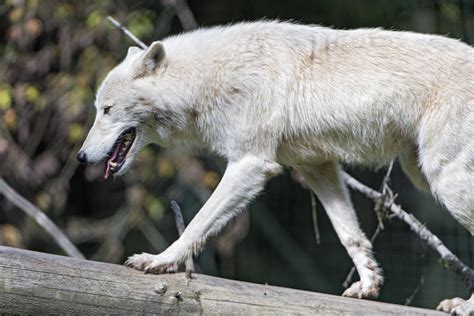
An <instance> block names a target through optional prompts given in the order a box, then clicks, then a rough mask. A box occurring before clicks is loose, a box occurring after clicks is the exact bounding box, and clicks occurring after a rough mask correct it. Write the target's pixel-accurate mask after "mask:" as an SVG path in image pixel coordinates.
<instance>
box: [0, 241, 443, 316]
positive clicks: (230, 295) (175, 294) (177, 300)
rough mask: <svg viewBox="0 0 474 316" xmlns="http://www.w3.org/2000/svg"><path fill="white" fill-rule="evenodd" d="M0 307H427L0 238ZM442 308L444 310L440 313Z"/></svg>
mask: <svg viewBox="0 0 474 316" xmlns="http://www.w3.org/2000/svg"><path fill="white" fill-rule="evenodd" d="M0 313H1V314H4V313H6V314H38V313H40V314H84V315H95V314H143V313H153V314H170V313H172V314H177V313H180V314H188V313H199V314H237V313H239V314H249V315H261V314H274V313H278V314H308V315H309V314H311V315H315V314H335V313H344V314H361V315H368V314H372V315H374V314H379V315H382V314H384V315H387V314H400V313H402V314H407V315H408V314H409V315H438V314H439V315H443V314H442V313H438V312H436V311H432V310H425V309H419V308H413V307H406V306H398V305H393V304H387V303H381V302H374V301H367V300H358V299H350V298H343V297H339V296H333V295H327V294H319V293H312V292H307V291H300V290H293V289H287V288H281V287H276V286H268V285H261V284H252V283H246V282H239V281H232V280H226V279H221V278H216V277H211V276H206V275H201V274H196V273H194V274H193V276H192V279H191V280H189V279H187V278H186V277H185V275H184V273H176V274H166V275H150V274H147V275H145V274H143V273H141V272H139V271H135V270H132V269H129V268H126V267H124V266H120V265H115V264H108V263H101V262H95V261H87V260H80V259H75V258H70V257H63V256H57V255H50V254H45V253H38V252H32V251H27V250H20V249H15V248H9V247H1V246H0ZM444 315H445V314H444Z"/></svg>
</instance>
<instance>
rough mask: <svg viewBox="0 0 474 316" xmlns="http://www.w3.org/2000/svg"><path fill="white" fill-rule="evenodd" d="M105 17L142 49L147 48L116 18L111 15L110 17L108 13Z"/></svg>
mask: <svg viewBox="0 0 474 316" xmlns="http://www.w3.org/2000/svg"><path fill="white" fill-rule="evenodd" d="M107 19H109V21H110V22H112V24H113V25H115V26H116V27H117V28H118V29H119V30H121V31H122V32H124V33H125V35H127V36H128V37H130V39H131V40H132V41H134V42H135V44H137V45H138V46H140V47H141V48H142V49H147V48H148V46H147V45H146V44H145V43H143V42H142V41H140V40H139V39H138V37H136V36H135V35H133V33H132V32H130V31H129V30H128V29H127V28H126V27H125V26H123V25H122V24H121V23H120V22H119V21H117V20H116V19H114V18H113V17H111V16H110V15H109V16H107Z"/></svg>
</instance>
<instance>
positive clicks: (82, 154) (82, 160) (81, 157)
mask: <svg viewBox="0 0 474 316" xmlns="http://www.w3.org/2000/svg"><path fill="white" fill-rule="evenodd" d="M76 159H77V160H79V162H80V163H88V161H87V155H86V153H85V152H84V151H82V150H80V151H79V152H78V153H77V155H76Z"/></svg>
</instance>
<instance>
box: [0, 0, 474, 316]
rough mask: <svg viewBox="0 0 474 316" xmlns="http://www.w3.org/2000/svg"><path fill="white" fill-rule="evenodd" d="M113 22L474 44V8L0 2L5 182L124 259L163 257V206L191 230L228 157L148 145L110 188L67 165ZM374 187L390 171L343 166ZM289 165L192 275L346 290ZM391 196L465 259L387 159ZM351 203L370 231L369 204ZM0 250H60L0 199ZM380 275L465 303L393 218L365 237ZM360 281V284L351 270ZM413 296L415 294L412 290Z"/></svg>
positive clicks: (468, 249)
mask: <svg viewBox="0 0 474 316" xmlns="http://www.w3.org/2000/svg"><path fill="white" fill-rule="evenodd" d="M107 15H112V16H113V17H115V18H116V19H117V20H119V21H120V22H122V23H123V24H124V25H125V26H127V27H128V28H129V29H130V30H131V31H132V32H133V33H134V34H135V35H136V36H137V37H139V38H140V39H141V40H142V41H144V42H145V43H147V44H149V43H151V42H152V41H154V40H159V39H163V38H165V37H166V36H168V35H170V34H176V33H180V32H183V31H185V30H187V29H192V28H194V27H196V26H197V25H199V26H212V25H217V24H227V23H232V22H237V21H243V20H257V19H263V18H265V19H281V20H293V21H296V22H300V23H305V24H322V25H325V26H333V27H335V28H357V27H383V28H387V29H396V30H408V31H415V32H425V33H436V34H443V35H447V36H449V37H453V38H457V39H462V40H463V41H465V42H468V43H472V42H473V41H474V0H405V1H392V0H380V1H369V0H365V1H362V0H358V1H344V0H318V1H316V0H315V1H308V0H306V1H303V0H293V1H283V0H279V1H277V0H258V1H250V0H232V1H228V0H226V1H224V0H201V1H198V0H189V1H188V2H187V3H186V2H183V1H180V0H161V1H160V0H133V1H125V0H123V1H107V0H101V1H90V0H83V1H55V0H48V1H39V0H6V1H0V133H1V134H0V175H1V176H2V177H3V178H4V179H5V180H6V181H7V182H8V183H9V184H10V185H11V186H12V187H13V188H14V189H15V190H16V191H18V192H19V193H20V194H21V195H23V196H24V197H25V198H27V199H28V200H30V201H31V202H32V203H34V204H35V205H36V206H37V207H39V208H40V209H41V210H43V211H44V212H45V213H46V214H47V215H48V216H49V217H51V218H52V219H53V220H54V222H55V223H57V224H58V225H59V226H60V227H61V228H62V229H63V230H64V231H65V233H66V234H67V236H68V237H69V238H70V239H71V240H72V241H73V243H75V244H76V245H77V246H78V247H79V249H80V250H81V251H82V252H83V253H84V255H85V256H86V257H87V258H89V259H92V260H99V261H106V262H114V263H122V262H123V261H124V260H125V259H126V257H127V256H129V255H132V254H134V253H137V252H143V251H145V252H151V253H158V252H161V251H162V250H164V249H165V248H166V247H167V245H169V244H170V243H171V242H173V241H174V240H175V239H176V238H177V236H178V233H177V229H176V225H175V221H174V216H173V213H172V212H171V210H170V207H169V203H170V200H172V199H175V200H177V201H178V203H179V204H180V206H181V208H182V210H183V214H184V218H185V222H186V223H189V221H190V220H191V218H192V217H193V216H194V214H195V213H196V212H197V210H199V208H200V206H201V205H202V204H203V202H204V201H205V200H206V199H207V198H208V196H209V195H210V193H211V192H212V190H213V189H214V188H215V187H216V185H217V183H218V182H219V180H220V177H221V175H222V172H223V170H224V168H225V161H222V160H221V159H219V158H218V157H215V156H212V155H211V154H206V153H199V154H196V155H185V154H183V153H179V151H173V150H165V149H162V148H159V147H157V146H155V147H152V146H150V147H147V148H145V150H143V152H141V154H140V156H139V159H138V160H137V161H136V162H135V163H134V168H133V170H131V171H130V172H129V173H128V174H127V175H126V176H124V177H121V178H116V179H113V180H109V181H105V180H103V178H102V173H103V166H102V165H99V166H82V165H79V164H78V163H77V161H76V160H75V155H76V153H77V150H78V149H79V147H80V145H81V143H82V141H83V139H84V137H85V135H86V134H87V131H88V129H89V127H90V126H91V123H92V120H93V117H94V115H95V110H94V109H93V106H92V105H93V102H94V94H95V91H96V89H97V87H98V85H99V84H100V83H101V81H102V79H103V78H104V77H105V75H106V74H107V72H108V71H109V70H110V69H111V68H112V67H113V66H114V65H116V64H117V63H118V62H119V61H120V60H121V59H122V58H124V57H125V55H126V52H127V48H128V47H129V46H130V45H133V43H132V42H131V41H130V40H129V38H127V37H126V36H125V35H124V34H123V33H121V32H120V31H119V30H117V29H116V28H115V27H113V26H112V25H111V23H110V22H109V21H108V20H107V18H106V17H107ZM348 170H349V171H350V173H351V174H353V175H354V176H355V177H357V178H358V179H359V180H361V181H363V182H364V183H366V184H368V185H370V186H371V187H373V188H376V189H377V188H378V187H379V186H380V183H381V181H382V178H383V176H384V174H385V170H384V169H381V170H378V171H370V170H365V169H354V168H348ZM294 178H295V177H294V175H292V173H291V170H288V171H287V172H286V173H285V174H284V175H282V176H280V177H278V178H276V179H274V180H272V181H271V182H270V183H269V184H268V186H267V190H266V192H265V193H264V194H263V195H262V196H260V197H259V198H258V199H257V200H256V201H255V202H254V203H252V205H251V206H250V207H249V208H248V210H247V211H246V212H245V213H244V215H243V216H241V217H240V218H238V219H237V220H234V221H233V222H232V223H231V224H230V225H229V226H228V227H227V228H226V229H225V230H224V232H223V233H222V234H221V235H220V236H219V237H218V238H214V239H212V240H211V241H210V242H209V245H208V247H207V248H206V250H205V251H204V252H203V253H202V254H201V255H200V256H199V257H198V258H197V259H196V263H197V270H198V271H199V272H201V273H205V274H210V275H215V276H221V277H226V278H232V279H237V280H243V281H250V282H257V283H268V284H271V285H279V286H286V287H292V288H298V289H304V290H310V291H318V292H324V293H331V294H341V293H342V291H343V286H342V283H343V281H344V280H345V279H346V276H347V274H348V272H349V270H350V269H351V260H350V258H349V256H348V255H347V254H346V252H345V250H344V249H343V247H342V246H341V244H340V243H339V241H338V239H337V237H336V234H335V232H334V230H333V228H332V227H331V225H330V224H329V220H328V218H327V216H326V214H325V213H324V210H323V208H322V207H321V206H320V204H319V202H317V214H318V218H319V223H318V226H319V231H320V235H321V242H320V243H319V244H317V243H316V241H315V233H314V229H313V221H312V209H311V203H310V202H311V200H310V194H309V192H308V191H307V190H306V189H305V188H303V187H302V186H301V185H300V184H298V182H297V181H295V179H294ZM392 188H393V190H394V191H395V192H396V193H398V194H399V195H398V198H397V202H398V203H400V204H401V205H402V206H403V207H404V208H405V209H406V210H408V211H410V212H413V213H414V214H415V216H416V217H418V219H420V220H421V221H422V222H423V223H425V224H426V225H427V226H428V228H429V229H430V230H431V231H432V232H434V233H435V234H436V235H437V236H438V237H439V238H440V239H441V240H442V241H444V242H445V244H446V245H447V246H448V248H450V249H451V250H452V251H453V252H454V253H455V254H456V255H458V256H459V257H460V259H461V260H463V261H464V262H465V263H466V264H467V265H469V266H471V267H472V266H473V265H474V250H473V246H474V240H473V238H471V237H470V236H469V234H468V232H467V230H465V229H464V228H463V227H461V225H460V224H458V223H457V222H455V221H454V220H453V219H452V218H451V217H450V215H449V214H448V212H447V211H446V210H445V209H443V208H442V207H440V206H439V205H437V204H436V202H435V200H434V199H433V198H432V197H431V196H429V195H427V194H424V193H420V192H418V191H416V189H415V188H414V187H413V185H412V184H411V183H410V182H409V181H408V180H407V178H406V177H405V176H404V175H403V174H402V173H401V170H400V168H399V166H398V164H395V166H394V171H393V176H392ZM352 198H353V201H354V204H355V207H356V209H357V212H358V216H359V218H360V221H361V223H362V227H363V229H364V231H365V232H366V233H367V235H368V236H371V235H372V233H373V232H374V230H375V229H376V227H377V217H376V215H375V214H374V212H373V203H372V202H371V201H369V200H367V199H366V198H365V197H363V196H362V195H360V194H357V193H353V194H352ZM0 244H2V245H8V246H13V247H20V248H25V249H32V250H38V251H43V252H48V253H58V254H63V253H62V252H61V249H60V248H59V247H58V246H57V245H56V244H55V243H54V242H53V240H52V238H51V237H50V236H49V235H48V234H47V233H45V231H44V230H43V229H42V228H40V227H39V226H38V225H37V224H36V222H35V221H34V220H32V219H31V218H29V217H27V216H25V215H24V213H23V212H22V211H20V210H19V209H17V208H16V207H14V206H13V205H12V204H11V203H9V202H8V201H7V200H6V199H5V198H3V197H2V196H0ZM374 249H375V256H376V258H377V260H378V261H379V262H380V263H381V265H382V267H383V269H384V273H385V285H384V287H383V289H382V293H381V296H380V300H382V301H386V302H392V303H397V304H405V303H406V301H407V299H409V298H410V297H412V296H413V297H412V299H409V301H408V303H409V304H411V305H414V306H420V307H427V308H434V307H435V306H436V304H437V303H438V302H439V301H440V300H442V299H444V298H450V297H453V296H462V297H467V295H468V293H467V290H466V288H465V286H464V283H463V282H462V281H461V280H460V278H459V277H458V276H456V275H455V274H454V273H453V272H451V271H449V270H446V269H444V268H443V267H442V265H441V264H440V262H439V260H438V256H437V255H436V254H435V253H434V251H433V250H431V249H430V248H428V247H427V246H425V245H424V243H423V242H421V241H420V240H419V238H418V237H417V236H416V235H415V234H413V233H412V232H411V231H410V229H409V228H408V227H407V226H406V225H405V224H404V223H401V222H399V221H398V220H396V219H393V220H391V221H387V222H386V223H385V229H384V230H383V231H382V232H381V234H380V235H379V237H378V238H377V239H376V241H375V242H374ZM355 278H356V279H357V278H358V277H357V276H355ZM415 289H418V290H417V291H415Z"/></svg>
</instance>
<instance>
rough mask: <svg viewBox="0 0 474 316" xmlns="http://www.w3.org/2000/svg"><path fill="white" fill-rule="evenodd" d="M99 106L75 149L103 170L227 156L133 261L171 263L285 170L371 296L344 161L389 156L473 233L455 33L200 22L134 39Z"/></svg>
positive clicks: (467, 100) (374, 281)
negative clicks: (185, 211)
mask: <svg viewBox="0 0 474 316" xmlns="http://www.w3.org/2000/svg"><path fill="white" fill-rule="evenodd" d="M95 106H96V108H97V116H96V119H95V122H94V125H93V127H92V129H91V130H90V132H89V135H88V136H87V139H86V140H85V143H84V145H83V147H82V149H81V151H80V152H79V153H78V159H79V160H80V161H82V162H88V163H98V162H100V161H102V160H106V163H105V177H106V178H107V177H109V175H111V174H116V175H120V174H123V173H124V172H125V171H126V170H127V169H128V167H129V166H130V164H131V162H132V160H133V158H134V157H135V155H136V154H137V153H138V151H139V150H140V149H141V148H142V147H143V146H145V145H146V144H148V143H158V144H161V145H164V146H170V145H180V146H189V145H192V146H194V147H207V148H209V149H211V150H212V151H214V152H216V153H218V154H219V155H221V156H223V157H225V158H226V159H227V160H228V166H227V170H226V172H225V173H224V176H223V178H222V180H221V182H220V183H219V185H218V187H217V189H216V190H215V191H214V193H213V194H212V196H211V197H210V198H209V200H208V201H207V202H206V203H205V204H204V206H203V207H202V209H201V210H200V211H199V212H198V213H197V215H196V216H195V218H194V219H193V220H192V221H191V223H190V224H189V226H188V227H187V228H186V231H185V232H184V234H183V235H182V236H181V237H180V238H179V239H178V240H177V241H175V242H174V243H173V244H172V245H171V246H170V247H169V248H168V249H166V250H165V251H164V252H163V253H161V254H159V255H151V254H145V253H144V254H140V255H134V256H132V257H130V258H129V259H128V261H127V262H126V264H127V265H128V266H131V267H134V268H136V269H139V270H144V271H145V272H155V273H162V272H169V271H170V269H171V268H172V267H174V266H175V263H177V262H183V261H184V260H185V259H186V258H187V257H188V256H190V255H192V254H193V253H194V254H196V253H198V252H199V251H200V249H201V248H202V246H203V245H204V243H205V241H206V239H207V238H208V237H209V236H211V235H215V234H217V233H218V232H219V231H220V230H221V229H222V227H223V226H224V225H225V224H226V223H227V222H228V221H229V220H230V219H231V218H232V217H234V216H236V215H237V214H239V211H241V210H242V208H244V207H245V206H246V205H247V203H248V202H249V201H251V200H252V199H253V198H254V197H255V196H256V195H257V194H259V193H260V192H261V191H262V190H263V187H264V185H265V182H266V181H267V180H268V179H269V178H270V177H273V176H275V175H277V174H279V173H280V172H281V170H282V166H287V167H292V168H294V169H296V170H297V171H298V172H299V173H300V174H301V175H302V176H303V177H304V179H305V181H306V182H307V184H308V185H309V187H310V188H311V189H312V190H313V191H314V192H315V193H316V195H317V196H318V198H319V199H320V200H321V203H322V204H323V205H324V208H325V210H326V212H327V214H328V216H329V218H330V220H331V222H332V224H333V226H334V229H335V231H336V233H337V234H338V236H339V239H340V241H341V243H342V244H343V245H344V247H345V248H346V250H347V252H348V253H349V255H350V256H351V258H352V260H353V261H354V264H355V266H356V268H357V271H358V273H359V275H360V281H359V282H356V283H354V284H353V285H352V286H351V287H350V288H349V289H347V290H346V291H345V292H344V295H346V296H352V297H359V298H365V297H375V296H377V295H378V293H379V289H380V286H381V284H382V276H381V271H380V269H379V267H378V264H377V262H376V261H375V260H374V258H373V256H372V253H371V249H372V245H371V243H370V242H369V240H368V239H367V238H366V236H365V235H364V233H363V232H362V231H361V229H360V227H359V224H358V221H357V217H356V214H355V212H354V209H353V207H352V204H351V201H350V198H349V193H348V190H347V188H346V186H345V185H344V183H343V181H342V179H341V170H340V166H339V162H343V163H347V164H365V165H367V164H368V165H377V166H380V165H383V164H385V163H387V162H389V161H390V160H392V159H394V158H396V157H398V158H399V160H400V163H401V166H402V167H403V170H404V171H405V172H406V174H407V175H408V177H409V178H410V179H411V180H412V181H413V183H414V184H415V185H416V186H417V187H419V188H423V189H425V190H428V191H431V192H432V193H433V194H434V195H435V196H436V197H437V198H438V199H439V200H440V201H441V202H442V203H443V204H444V205H445V206H446V207H447V208H448V210H449V212H450V213H451V214H452V215H453V216H454V217H455V218H456V219H457V220H458V221H459V222H460V223H461V224H463V225H464V226H465V227H466V228H467V229H468V230H469V231H470V232H471V234H474V194H473V193H472V185H473V184H474V49H473V48H472V47H470V46H468V45H466V44H463V43H461V42H459V41H457V40H453V39H448V38H445V37H441V36H433V35H422V34H415V33H409V32H392V31H384V30H381V29H358V30H349V31H342V30H335V29H330V28H325V27H319V26H304V25H296V24H291V23H279V22H255V23H241V24H235V25H231V26H225V27H213V28H208V29H199V30H197V31H194V32H191V33H187V34H183V35H178V36H174V37H170V38H168V39H166V40H164V41H162V42H154V43H153V44H152V45H151V46H150V47H149V48H148V49H147V50H145V51H142V50H141V49H138V48H136V47H131V48H130V49H129V51H128V55H127V57H126V58H125V60H124V61H123V62H122V63H121V64H120V65H118V66H117V67H116V68H114V69H113V70H112V71H111V72H110V73H109V75H108V76H107V78H106V79H105V81H104V82H103V84H102V86H101V87H100V89H99V91H98V93H97V98H96V103H95ZM450 302H451V303H452V301H450ZM450 302H448V303H450ZM448 303H445V305H446V304H447V305H449V304H448ZM442 307H443V306H442ZM445 309H451V307H445Z"/></svg>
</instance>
